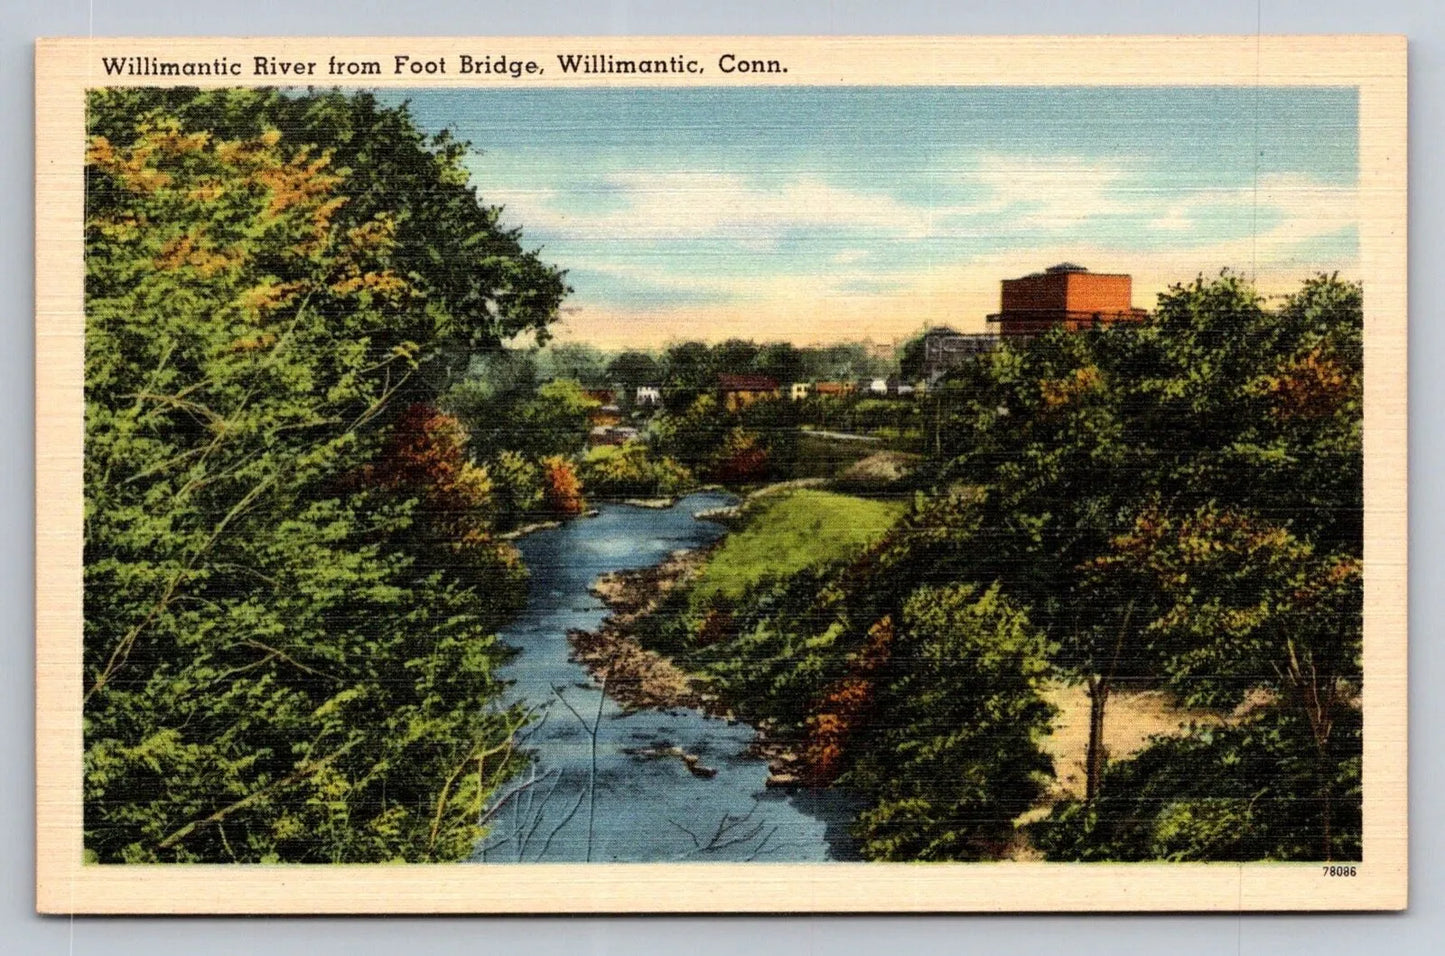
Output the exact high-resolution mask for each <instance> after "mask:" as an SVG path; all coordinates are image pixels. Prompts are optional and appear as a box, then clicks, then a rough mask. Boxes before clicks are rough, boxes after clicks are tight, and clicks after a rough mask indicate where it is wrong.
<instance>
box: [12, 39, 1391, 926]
mask: <svg viewBox="0 0 1445 956" xmlns="http://www.w3.org/2000/svg"><path fill="white" fill-rule="evenodd" d="M36 69H37V117H36V120H37V138H38V147H37V149H38V151H37V157H38V162H37V168H38V181H37V187H36V188H37V212H38V215H37V219H38V234H37V270H38V303H37V314H36V344H37V389H38V395H37V398H38V402H37V407H38V409H39V411H38V420H37V448H38V465H37V468H38V475H37V477H38V483H37V484H38V488H39V495H38V501H37V528H38V530H37V542H36V548H37V561H38V581H37V593H38V602H39V607H38V625H37V636H36V640H37V645H36V646H37V652H36V653H37V673H36V681H37V697H38V711H37V728H38V730H37V733H38V737H37V741H36V747H37V754H38V757H37V771H38V791H37V796H36V800H37V828H38V829H37V834H38V842H39V852H38V860H37V868H38V872H37V895H38V906H39V908H40V910H41V911H43V912H49V913H67V912H74V913H429V912H437V913H441V912H476V913H485V912H687V911H763V912H808V911H1008V910H1262V909H1269V910H1348V909H1398V908H1401V907H1403V906H1405V905H1406V902H1407V896H1406V871H1407V820H1406V722H1405V717H1406V600H1405V597H1406V593H1405V592H1406V460H1405V456H1406V433H1405V422H1406V416H1405V412H1406V407H1405V397H1406V389H1405V384H1406V383H1405V371H1406V361H1405V343H1406V254H1405V219H1406V182H1405V169H1406V166H1405V161H1406V122H1405V116H1406V112H1405V105H1406V85H1405V76H1406V72H1405V43H1404V41H1403V40H1402V39H1400V38H1389V37H1329V38H1300V37H1253V36H1251V37H1214V38H1207V37H1206V38H1179V37H1171V38H1164V37H1156V38H1126V37H1108V38H1071V39H1042V38H991V39H967V38H918V37H910V38H696V37H693V38H651V39H635V38H615V37H614V38H602V39H577V38H550V39H547V38H544V39H536V38H505V39H500V38H491V39H482V38H474V39H414V38H409V39H383V38H376V39H359V38H313V39H294V38H293V39H265V38H246V39H236V38H232V39H225V38H214V39H187V40H180V39H101V38H92V39H85V40H81V39H73V40H66V39H60V40H44V41H41V42H40V43H39V45H38V47H37V53H36Z"/></svg>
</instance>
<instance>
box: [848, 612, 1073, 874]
mask: <svg viewBox="0 0 1445 956" xmlns="http://www.w3.org/2000/svg"><path fill="white" fill-rule="evenodd" d="M865 647H866V645H865ZM1045 649H1046V647H1045V644H1044V641H1043V639H1042V635H1040V634H1039V632H1038V631H1037V630H1036V629H1034V628H1033V627H1032V626H1030V624H1029V622H1028V619H1027V617H1026V616H1025V615H1024V614H1022V613H1021V612H1020V611H1019V610H1018V609H1017V608H1015V607H1012V606H1011V605H1010V604H1009V602H1008V601H1007V600H1005V599H1004V598H1002V596H1001V595H1000V593H999V591H998V589H997V588H992V589H990V590H988V591H985V592H983V593H979V592H978V591H977V589H975V588H974V587H972V586H968V585H951V586H947V587H941V588H933V587H923V588H919V589H918V590H916V591H914V592H913V594H912V596H911V597H909V599H908V602H907V604H906V605H905V606H904V611H903V626H902V628H901V629H900V631H899V634H898V636H897V638H896V639H895V640H894V642H893V647H892V655H891V659H890V660H888V661H887V662H886V663H887V665H888V666H887V667H886V668H882V673H880V674H879V676H878V678H877V680H878V683H879V685H880V689H879V692H878V700H877V703H876V705H875V706H876V708H877V712H878V713H877V716H876V717H875V718H874V719H873V721H872V722H871V725H870V728H869V732H868V733H867V734H866V735H864V739H863V740H862V741H861V742H859V743H858V744H857V745H855V746H856V749H857V750H858V751H859V754H858V756H857V758H856V763H855V766H854V768H853V769H852V770H851V771H850V772H849V774H848V775H847V777H846V778H845V779H846V782H848V783H849V784H851V785H852V786H853V787H854V788H856V789H858V790H860V791H861V792H862V793H864V794H865V795H867V796H868V797H869V798H870V802H871V803H872V806H871V807H870V809H868V810H867V811H865V812H864V813H863V814H862V815H861V816H860V817H859V821H858V833H859V836H860V837H861V838H862V841H863V842H862V850H863V853H864V854H865V855H866V856H868V857H869V858H870V859H882V860H959V859H979V858H989V857H996V856H998V855H999V854H1000V852H1001V851H1002V849H1003V848H1004V847H1005V846H1006V845H1007V844H1008V842H1009V841H1010V840H1011V839H1012V838H1013V820H1014V818H1015V817H1017V816H1018V815H1019V814H1020V813H1022V812H1023V811H1024V810H1026V809H1028V807H1029V806H1030V805H1031V804H1032V803H1033V802H1034V800H1035V798H1037V796H1038V795H1039V794H1040V793H1041V792H1042V791H1043V789H1044V784H1045V783H1046V781H1047V780H1048V778H1049V777H1050V776H1051V775H1052V768H1051V767H1050V765H1049V760H1048V758H1047V756H1045V755H1044V753H1043V752H1042V751H1041V750H1040V749H1039V746H1038V740H1039V738H1040V737H1041V736H1042V734H1043V733H1044V732H1045V731H1046V730H1047V728H1048V725H1049V718H1050V717H1051V716H1052V711H1051V708H1050V707H1049V705H1048V704H1047V703H1046V702H1045V701H1044V700H1043V698H1042V697H1040V696H1039V694H1038V691H1037V685H1038V683H1039V682H1040V681H1041V680H1042V679H1043V678H1044V677H1045V676H1046V674H1047V671H1048V667H1047V661H1046V658H1045ZM880 666H881V665H880Z"/></svg>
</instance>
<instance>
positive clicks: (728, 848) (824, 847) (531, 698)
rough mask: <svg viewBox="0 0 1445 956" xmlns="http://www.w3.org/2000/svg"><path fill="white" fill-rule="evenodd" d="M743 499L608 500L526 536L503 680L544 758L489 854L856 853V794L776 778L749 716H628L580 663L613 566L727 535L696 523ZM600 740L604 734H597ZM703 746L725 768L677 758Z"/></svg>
mask: <svg viewBox="0 0 1445 956" xmlns="http://www.w3.org/2000/svg"><path fill="white" fill-rule="evenodd" d="M732 503H734V499H732V498H731V497H729V496H727V495H722V494H711V493H703V494H695V495H690V496H688V497H686V498H684V499H682V500H681V501H679V502H678V503H677V504H676V505H675V506H674V507H672V508H667V509H655V508H638V507H633V506H629V505H622V504H616V505H604V506H602V508H601V514H599V515H598V516H597V517H595V518H588V519H580V520H577V521H572V522H569V523H567V524H565V525H563V526H562V527H560V528H555V529H551V530H547V531H541V532H536V533H534V534H530V535H527V536H526V537H524V538H522V539H521V540H520V541H518V547H519V548H520V549H521V551H522V555H523V557H524V558H525V560H526V562H527V567H528V568H530V569H531V572H532V578H531V584H530V593H529V596H528V602H527V607H526V609H525V610H524V611H523V612H522V614H521V616H520V617H519V618H518V619H517V620H516V621H515V622H514V623H513V624H512V625H511V626H510V627H508V628H507V629H506V630H505V631H504V632H503V638H504V640H506V642H507V643H508V644H509V645H511V646H512V647H514V648H516V649H517V650H518V651H519V653H518V654H517V656H516V657H515V658H514V659H513V660H512V661H510V662H509V663H508V665H507V667H506V668H505V670H504V672H503V676H504V677H505V678H506V679H507V680H509V681H511V682H512V688H511V693H512V698H513V699H514V700H516V701H518V702H520V703H521V704H522V705H523V706H526V707H530V708H534V709H535V717H534V722H533V724H532V726H531V727H530V728H529V729H528V730H527V731H524V734H525V741H524V746H525V747H526V749H528V750H529V751H530V752H531V753H532V754H533V758H534V759H533V766H532V768H531V770H530V771H527V772H524V774H523V775H522V777H520V778H518V779H516V780H514V781H512V782H511V783H510V784H509V785H508V786H507V787H504V788H503V791H502V794H503V795H505V794H506V793H507V792H508V790H510V789H512V788H518V789H517V792H516V794H515V795H513V796H510V797H507V798H505V799H500V800H499V809H497V810H496V812H495V813H494V815H493V816H492V817H491V818H490V820H489V821H488V823H489V826H490V827H491V832H490V833H489V835H488V836H487V838H486V839H484V840H483V842H482V843H481V844H480V846H479V848H478V850H477V852H476V854H475V856H474V860H476V861H478V862H487V863H500V862H541V861H546V862H581V861H591V862H621V861H625V862H662V861H699V860H724V861H733V862H737V861H745V860H773V861H784V860H786V861H820V860H830V859H848V858H851V846H850V843H849V840H848V837H847V832H846V830H847V823H848V821H849V819H850V818H851V813H850V809H849V806H848V802H847V798H846V796H844V795H842V794H839V793H835V792H830V791H811V790H798V791H782V790H769V789H767V788H766V787H765V786H764V781H766V779H767V776H768V767H767V764H766V762H764V761H763V760H761V759H759V758H757V757H751V756H748V755H747V751H748V747H749V745H750V744H751V743H752V741H753V740H754V738H755V736H756V732H755V731H754V729H753V728H752V727H750V726H748V725H747V724H744V723H741V722H731V723H730V722H728V721H725V720H722V719H720V718H715V717H708V716H706V715H704V714H702V713H699V712H698V711H695V710H690V709H675V710H669V711H656V710H644V711H636V712H633V713H630V714H629V713H624V712H623V711H622V709H621V708H620V707H619V706H618V705H617V704H616V702H614V701H613V700H612V699H610V698H608V697H605V696H604V695H603V694H602V691H601V688H600V687H599V686H598V685H597V683H596V682H595V681H593V680H592V678H591V677H590V675H589V674H588V673H587V671H586V669H585V668H584V667H582V666H581V665H580V664H577V663H574V662H573V661H571V660H569V659H568V655H569V647H568V643H567V632H568V630H571V629H580V630H593V629H595V628H596V627H597V626H598V625H599V624H600V623H601V621H602V619H603V617H605V616H606V614H607V610H606V608H605V607H604V606H603V604H602V602H601V601H600V600H598V599H597V598H596V597H595V596H593V595H592V594H591V593H589V589H590V588H591V586H592V584H593V583H594V582H595V581H596V580H597V578H598V577H599V576H600V575H602V574H604V573H606V572H609V571H618V570H623V569H629V568H641V567H646V566H648V565H653V564H657V563H659V562H660V561H662V560H663V559H665V558H666V557H667V556H668V555H669V554H670V553H671V552H673V551H676V550H679V549H683V548H689V549H690V548H698V547H703V546H706V545H708V544H711V543H712V542H714V541H716V540H717V539H718V538H720V537H721V536H722V535H723V534H724V533H725V531H724V529H723V528H722V527H721V526H719V525H717V524H714V523H712V522H709V521H699V520H697V519H695V518H694V517H693V515H694V514H695V513H696V512H698V511H702V510H705V509H709V508H716V507H720V506H724V505H729V504H732ZM594 727H595V728H596V742H595V746H594V742H593V736H594V735H593V728H594ZM672 747H677V748H680V749H681V750H682V751H683V752H686V753H691V754H696V755H697V756H698V758H699V763H700V764H701V765H703V766H706V767H711V768H714V769H715V770H716V771H717V774H716V776H714V777H711V778H707V779H705V778H702V777H698V776H695V775H694V774H693V773H691V772H690V771H689V770H688V768H687V766H686V765H685V764H684V762H683V761H682V760H681V759H679V758H677V757H675V756H660V757H649V756H647V755H645V754H636V753H627V752H626V751H628V750H653V751H665V750H667V749H668V748H672Z"/></svg>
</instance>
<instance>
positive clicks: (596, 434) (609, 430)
mask: <svg viewBox="0 0 1445 956" xmlns="http://www.w3.org/2000/svg"><path fill="white" fill-rule="evenodd" d="M639 434H640V432H639V431H638V430H637V429H636V428H632V427H630V426H628V425H599V426H597V427H595V428H593V429H592V430H591V431H590V432H589V433H588V435H587V443H588V444H589V445H592V446H593V447H596V446H598V445H625V444H627V443H628V442H630V441H633V440H635V439H636V438H637V436H638V435H639Z"/></svg>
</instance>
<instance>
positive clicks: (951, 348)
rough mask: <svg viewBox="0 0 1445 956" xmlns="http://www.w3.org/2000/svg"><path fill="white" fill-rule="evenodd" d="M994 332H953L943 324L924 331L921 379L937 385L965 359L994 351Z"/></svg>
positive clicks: (995, 335) (995, 341)
mask: <svg viewBox="0 0 1445 956" xmlns="http://www.w3.org/2000/svg"><path fill="white" fill-rule="evenodd" d="M997 345H998V333H997V332H955V331H954V330H953V329H951V328H949V327H948V326H946V325H940V326H937V327H935V328H931V329H929V330H928V331H927V332H925V333H924V334H923V369H922V375H923V381H924V382H926V383H927V384H929V385H933V384H936V383H937V382H938V380H939V379H941V378H943V376H944V375H946V374H948V373H949V372H951V371H953V370H954V369H956V368H958V367H959V366H960V365H962V364H963V363H964V362H967V361H969V360H970V359H973V358H976V357H977V356H980V355H984V354H987V353H988V352H991V351H993V349H994V347H995V346H997Z"/></svg>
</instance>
